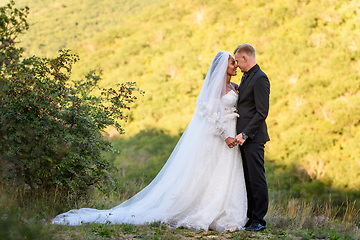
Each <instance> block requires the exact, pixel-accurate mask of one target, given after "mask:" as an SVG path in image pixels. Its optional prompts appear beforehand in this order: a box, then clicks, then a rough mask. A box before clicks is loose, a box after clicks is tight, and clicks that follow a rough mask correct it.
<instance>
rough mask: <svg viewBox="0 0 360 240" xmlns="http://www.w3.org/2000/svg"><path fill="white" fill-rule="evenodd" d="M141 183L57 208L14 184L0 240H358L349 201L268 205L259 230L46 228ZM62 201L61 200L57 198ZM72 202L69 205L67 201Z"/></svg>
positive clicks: (111, 201)
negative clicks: (264, 225)
mask: <svg viewBox="0 0 360 240" xmlns="http://www.w3.org/2000/svg"><path fill="white" fill-rule="evenodd" d="M142 187H143V185H142V184H141V183H138V182H123V183H121V184H119V186H118V188H117V191H112V192H111V194H108V195H105V194H103V193H101V192H100V191H98V190H96V189H93V190H92V192H91V193H90V194H89V196H90V197H89V198H87V199H85V198H84V199H81V200H78V201H74V200H73V196H68V198H67V199H66V200H65V202H66V201H68V200H69V201H70V202H67V204H59V202H60V198H57V199H56V197H55V194H54V195H52V197H51V196H50V195H48V196H46V195H42V196H39V195H38V197H35V196H29V195H26V194H19V190H18V189H16V187H15V186H11V187H10V189H8V188H4V186H0V239H109V238H112V239H131V238H141V239H184V238H187V239H249V238H260V239H316V238H321V239H359V238H360V232H359V229H358V226H357V225H358V224H359V223H358V222H357V221H358V219H359V214H360V212H359V210H358V209H356V208H355V207H354V206H355V205H354V202H345V203H344V204H343V205H344V209H345V210H344V211H343V212H341V211H340V208H341V206H333V205H332V204H331V201H329V203H327V204H324V205H317V204H314V203H306V202H303V201H301V200H299V199H287V198H283V199H280V198H279V199H276V201H274V200H273V201H271V202H270V206H269V211H268V214H267V216H266V220H267V222H268V228H267V229H266V230H265V231H264V232H260V233H251V232H246V231H237V232H217V231H207V232H206V231H193V230H189V229H186V228H177V229H173V228H169V227H167V226H166V225H164V224H160V223H157V222H154V223H149V224H145V225H139V226H133V225H129V224H122V225H119V224H115V225H111V224H97V223H93V224H83V225H81V226H63V225H52V224H50V221H51V219H52V218H53V217H55V216H56V215H57V214H58V213H59V212H61V211H67V210H69V209H68V208H70V207H72V208H75V207H78V208H80V207H92V208H98V209H107V208H111V207H114V206H116V205H118V204H119V203H120V202H122V201H123V200H125V199H127V198H129V197H131V196H133V195H134V194H135V193H136V192H137V191H139V190H140V189H141V188H142ZM63 200H64V199H63ZM71 201H72V202H71Z"/></svg>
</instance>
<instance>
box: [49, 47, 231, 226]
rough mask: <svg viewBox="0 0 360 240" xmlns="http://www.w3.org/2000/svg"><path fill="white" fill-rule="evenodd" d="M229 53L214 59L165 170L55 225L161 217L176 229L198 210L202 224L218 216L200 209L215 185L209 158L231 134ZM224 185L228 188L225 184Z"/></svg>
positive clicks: (57, 219)
mask: <svg viewBox="0 0 360 240" xmlns="http://www.w3.org/2000/svg"><path fill="white" fill-rule="evenodd" d="M230 56H231V54H230V53H229V52H226V51H220V52H218V53H217V54H216V56H215V57H214V59H213V61H212V63H211V66H210V68H209V71H208V73H207V75H206V78H205V81H204V83H203V86H202V89H201V92H200V95H199V97H198V99H197V101H196V106H197V107H196V110H195V112H194V115H193V117H192V119H191V122H190V123H189V125H188V127H187V128H186V130H185V132H184V133H183V135H182V137H181V138H180V140H179V142H178V143H177V145H176V147H175V148H174V150H173V152H172V153H171V155H170V157H169V158H168V160H167V162H166V163H165V165H164V166H163V168H162V169H161V171H160V172H159V173H158V175H157V176H156V177H155V178H154V180H153V181H152V182H151V183H150V184H149V185H148V186H147V187H145V188H144V189H143V190H141V191H140V192H139V193H137V194H136V195H135V196H133V197H132V198H130V199H129V200H127V201H125V202H123V203H121V204H120V205H118V206H116V207H114V208H112V209H109V210H96V209H89V208H82V209H79V210H70V211H69V212H66V213H63V214H60V215H58V216H57V217H55V218H54V219H53V221H52V223H57V224H70V225H79V224H81V223H82V222H98V223H105V222H107V221H109V222H111V223H130V224H144V223H146V222H153V221H161V222H165V223H167V224H168V225H170V226H174V227H178V226H180V225H181V226H182V225H184V224H185V222H190V220H189V215H191V214H193V215H194V214H197V213H198V212H201V214H200V215H201V219H199V221H198V222H206V221H208V219H211V218H214V217H213V216H212V215H211V214H214V211H213V209H214V206H213V208H212V209H211V210H206V209H205V208H204V207H203V206H204V205H202V206H201V209H198V208H199V204H201V202H202V196H204V195H205V192H204V191H207V192H206V194H209V191H212V190H211V189H212V187H211V186H207V185H208V184H209V182H211V179H210V178H211V176H212V174H211V173H212V172H214V171H215V170H214V169H215V168H216V165H214V163H213V162H211V161H209V159H208V158H209V157H208V156H209V154H212V153H214V151H216V149H218V148H219V138H220V136H219V135H220V134H221V135H222V137H223V138H224V136H226V135H227V134H225V135H224V130H223V128H222V126H221V125H222V119H223V117H224V114H225V113H224V112H225V107H224V106H223V103H222V102H221V97H222V96H223V95H225V93H226V71H227V66H228V59H229V57H230ZM215 138H217V140H216V141H215ZM221 141H223V140H221ZM221 141H220V142H221ZM234 151H235V150H234ZM219 184H220V183H219ZM223 188H224V191H225V190H226V186H224V187H223ZM205 189H206V190H205ZM216 191H218V190H216ZM227 191H228V190H227ZM211 194H213V196H214V198H216V196H217V195H218V194H220V195H221V194H224V195H225V194H226V193H220V192H214V193H211ZM219 197H223V196H219ZM205 206H206V205H205ZM219 207H220V206H219ZM215 208H217V206H215ZM219 211H220V210H219ZM204 224H205V223H204ZM191 227H192V228H205V227H206V226H205V227H203V226H191ZM206 228H207V227H206ZM206 230H207V229H206Z"/></svg>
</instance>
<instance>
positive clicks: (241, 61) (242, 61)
mask: <svg viewBox="0 0 360 240" xmlns="http://www.w3.org/2000/svg"><path fill="white" fill-rule="evenodd" d="M234 57H235V61H236V65H237V67H238V68H240V70H241V72H244V71H245V67H246V58H245V55H244V54H242V53H239V52H237V53H236V54H235V56H234Z"/></svg>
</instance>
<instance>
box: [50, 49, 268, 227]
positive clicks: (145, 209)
mask: <svg viewBox="0 0 360 240" xmlns="http://www.w3.org/2000/svg"><path fill="white" fill-rule="evenodd" d="M238 68H239V69H240V70H241V72H243V73H244V75H243V77H242V80H241V83H240V84H239V85H238V84H236V83H233V82H231V77H232V76H236V74H237V69H238ZM269 94H270V82H269V79H268V77H267V76H266V74H265V73H264V72H263V71H262V70H261V69H260V67H259V65H258V64H257V63H256V58H255V49H254V48H253V47H252V46H251V45H249V44H241V45H239V46H238V47H237V48H236V49H235V51H234V56H232V55H231V54H230V53H229V52H226V51H220V52H218V53H217V54H216V56H215V57H214V59H213V61H212V63H211V66H210V68H209V71H208V73H207V75H206V78H205V81H204V83H203V86H202V89H201V91H200V94H199V97H198V99H197V101H196V110H195V112H194V114H193V117H192V119H191V121H190V123H189V125H188V126H187V128H186V130H185V132H184V133H183V134H182V136H181V138H180V140H179V142H178V143H177V145H176V147H175V148H174V150H173V152H172V153H171V155H170V157H169V158H168V160H167V162H166V163H165V165H164V166H163V168H162V169H161V171H160V172H159V173H158V175H157V176H156V177H155V178H154V180H153V181H152V182H151V183H150V184H149V185H148V186H146V187H145V188H144V189H142V190H141V191H140V192H139V193H137V194H136V195H135V196H133V197H132V198H130V199H129V200H127V201H125V202H123V203H121V204H120V205H118V206H116V207H114V208H112V209H107V210H97V209H90V208H81V209H78V210H70V211H68V212H66V213H62V214H60V215H58V216H57V217H55V218H54V219H53V220H52V223H56V224H70V225H79V224H81V223H93V222H97V223H106V222H108V223H111V224H122V223H128V224H146V223H150V222H154V221H156V222H162V223H165V224H166V225H168V226H169V227H174V228H176V227H180V226H182V227H186V228H190V229H195V230H199V229H204V230H205V231H207V230H209V229H212V230H216V231H236V230H248V231H262V230H264V229H265V228H266V221H265V220H264V216H265V215H266V212H267V209H268V189H267V183H266V179H265V168H264V146H265V143H266V142H267V141H269V140H270V139H269V135H268V132H267V125H266V122H265V119H266V117H267V115H268V111H269ZM238 146H239V147H238Z"/></svg>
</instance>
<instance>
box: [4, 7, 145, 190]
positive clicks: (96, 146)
mask: <svg viewBox="0 0 360 240" xmlns="http://www.w3.org/2000/svg"><path fill="white" fill-rule="evenodd" d="M13 5H14V1H11V2H10V3H9V4H8V5H7V6H5V7H2V8H1V9H0V12H1V20H2V21H1V28H0V29H1V33H0V40H1V42H0V57H1V62H0V101H1V105H0V163H1V166H2V169H1V170H0V174H1V175H0V180H1V181H6V182H8V181H14V182H16V184H17V185H18V186H21V187H22V189H30V190H33V192H36V191H37V192H40V191H39V190H41V191H44V190H45V191H54V190H55V189H56V192H60V193H69V192H71V193H76V195H77V196H82V195H84V194H85V192H86V191H87V189H88V188H89V187H90V186H92V185H96V186H98V187H99V188H101V185H102V184H106V183H107V182H108V181H109V180H110V173H111V172H114V171H116V170H117V169H116V168H115V166H114V165H113V164H111V163H110V162H109V161H108V160H106V159H105V158H104V157H103V156H102V152H104V151H113V148H112V145H111V144H110V142H109V141H106V140H104V138H103V136H102V132H103V131H104V130H105V129H106V128H107V127H108V126H113V127H115V128H116V129H117V131H118V132H119V133H120V134H122V133H124V131H123V128H122V127H121V125H120V122H119V121H121V120H123V121H126V120H127V116H126V115H125V113H124V110H127V111H128V110H130V107H129V106H128V105H127V104H129V103H132V102H134V100H135V99H136V97H135V96H133V92H134V91H136V90H138V89H136V88H135V83H134V82H127V83H123V84H117V88H118V89H112V88H110V89H105V88H103V89H102V90H101V89H100V87H99V85H98V83H99V81H100V80H101V78H100V77H99V76H98V75H96V73H95V71H90V72H89V73H88V74H87V75H86V76H85V79H84V80H71V78H70V76H71V70H72V67H73V64H74V63H76V62H77V61H78V60H79V57H78V56H77V55H73V54H70V51H69V50H63V51H60V54H59V56H57V57H55V58H53V59H50V58H39V57H36V56H33V57H30V58H25V59H21V54H22V49H18V48H16V46H15V41H14V40H15V38H16V37H17V34H20V33H22V32H23V31H25V30H27V28H28V25H27V23H26V16H27V13H28V8H24V9H20V10H18V9H13ZM95 89H98V90H101V95H98V96H97V95H94V94H92V92H93V91H94V90H95Z"/></svg>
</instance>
